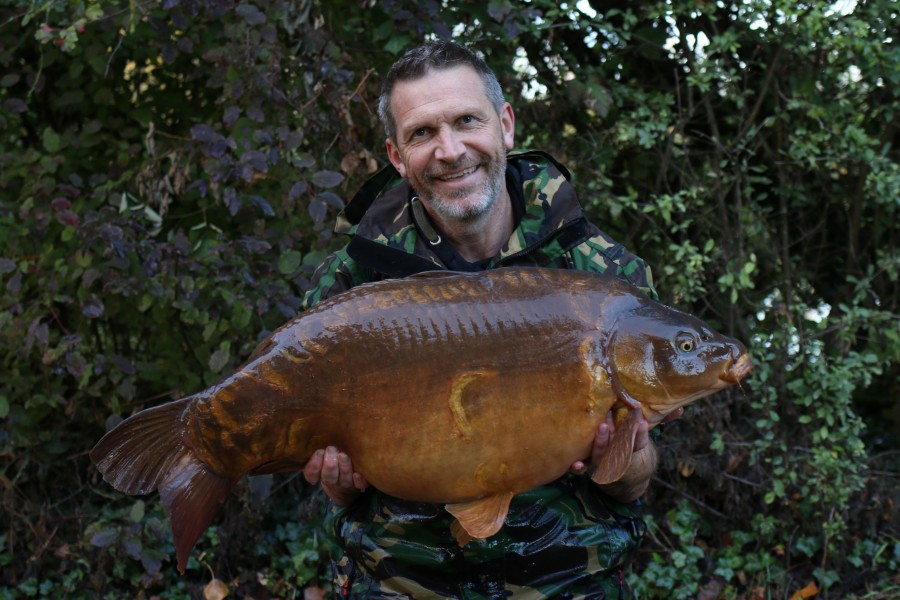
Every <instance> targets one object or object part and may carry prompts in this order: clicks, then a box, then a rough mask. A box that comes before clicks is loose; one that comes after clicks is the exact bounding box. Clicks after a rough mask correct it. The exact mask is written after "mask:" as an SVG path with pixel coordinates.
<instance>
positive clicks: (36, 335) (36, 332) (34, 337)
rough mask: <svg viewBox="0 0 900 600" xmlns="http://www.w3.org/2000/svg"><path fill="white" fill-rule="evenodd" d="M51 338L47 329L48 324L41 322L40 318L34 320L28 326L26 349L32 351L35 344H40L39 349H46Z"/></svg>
mask: <svg viewBox="0 0 900 600" xmlns="http://www.w3.org/2000/svg"><path fill="white" fill-rule="evenodd" d="M49 337H50V330H49V328H48V327H47V324H46V323H44V322H43V321H41V318H40V317H38V318H36V319H34V320H33V321H32V322H31V324H30V325H29V326H28V336H27V337H26V338H25V349H26V350H31V346H32V344H34V342H37V343H38V347H40V348H46V347H47V339H48V338H49Z"/></svg>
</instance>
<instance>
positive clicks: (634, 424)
mask: <svg viewBox="0 0 900 600" xmlns="http://www.w3.org/2000/svg"><path fill="white" fill-rule="evenodd" d="M643 419H644V416H643V414H642V413H641V411H640V409H635V410H630V411H628V415H627V416H626V417H625V420H624V421H622V422H621V423H618V419H617V423H616V434H615V435H614V436H613V439H612V443H611V444H610V446H609V448H607V449H606V453H605V454H604V455H603V458H602V459H601V460H600V462H599V464H597V465H596V466H595V468H594V472H593V473H592V474H591V480H593V482H594V483H596V484H598V485H604V484H607V483H612V482H614V481H618V480H619V479H621V478H622V475H624V474H625V471H627V470H628V467H629V465H631V455H632V454H633V453H634V438H635V436H636V435H637V430H638V426H640V424H641V421H643Z"/></svg>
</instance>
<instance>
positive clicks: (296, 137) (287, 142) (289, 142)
mask: <svg viewBox="0 0 900 600" xmlns="http://www.w3.org/2000/svg"><path fill="white" fill-rule="evenodd" d="M302 141H303V131H301V130H299V129H297V130H295V131H292V132H290V133H289V134H288V135H287V137H286V138H284V147H285V148H287V149H288V150H294V149H296V148H299V147H300V143H301V142H302Z"/></svg>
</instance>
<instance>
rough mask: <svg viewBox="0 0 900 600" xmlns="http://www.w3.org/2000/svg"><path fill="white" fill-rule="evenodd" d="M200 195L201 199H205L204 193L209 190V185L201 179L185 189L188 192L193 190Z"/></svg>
mask: <svg viewBox="0 0 900 600" xmlns="http://www.w3.org/2000/svg"><path fill="white" fill-rule="evenodd" d="M195 188H196V190H197V191H198V192H199V193H200V197H201V198H206V192H207V190H209V185H208V184H207V183H206V181H205V180H203V179H198V180H196V181H195V182H194V183H192V184H191V185H189V186H188V187H187V189H188V190H193V189H195Z"/></svg>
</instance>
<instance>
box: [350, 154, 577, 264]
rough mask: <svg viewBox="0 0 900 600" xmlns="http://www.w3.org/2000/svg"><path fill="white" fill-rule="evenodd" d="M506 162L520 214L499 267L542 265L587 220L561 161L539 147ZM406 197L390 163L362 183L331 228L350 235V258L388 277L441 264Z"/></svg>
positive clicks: (403, 183) (405, 188)
mask: <svg viewBox="0 0 900 600" xmlns="http://www.w3.org/2000/svg"><path fill="white" fill-rule="evenodd" d="M507 162H508V165H509V167H511V168H513V169H516V170H517V171H518V175H519V179H520V180H521V181H522V194H523V196H524V199H525V213H524V215H523V217H522V219H521V221H520V222H519V225H518V226H517V227H516V229H515V231H514V232H513V234H512V236H511V237H510V239H509V241H508V242H507V244H506V246H505V247H504V248H503V249H502V250H501V253H500V264H501V265H502V264H508V263H511V262H513V261H516V260H519V259H522V258H524V257H526V256H527V257H529V258H530V260H528V261H526V262H531V263H533V264H547V263H548V262H550V261H552V260H553V259H554V258H558V256H559V255H560V254H562V253H564V252H565V251H567V250H568V249H569V248H571V247H572V246H574V245H575V244H577V243H580V242H581V241H582V240H583V239H585V238H586V237H587V221H586V220H585V218H584V214H583V212H582V209H581V206H580V205H579V204H578V201H577V199H576V197H575V192H574V189H573V188H572V185H571V183H570V182H569V180H570V177H571V176H570V174H569V171H568V170H567V169H566V168H565V167H564V166H563V165H562V164H560V163H558V162H557V161H556V160H555V159H553V157H551V156H550V155H549V154H546V153H544V152H540V151H520V152H510V153H509V155H508V156H507ZM411 195H412V194H411V190H410V186H409V183H408V182H407V181H406V180H404V179H402V178H401V177H400V175H399V173H397V171H396V169H394V167H393V166H392V165H388V166H386V167H384V168H383V169H381V170H380V171H379V172H377V173H376V174H375V175H374V176H372V177H371V178H370V179H369V180H368V181H366V183H365V184H364V185H363V186H362V188H361V189H360V190H359V192H357V194H356V195H355V196H354V197H353V199H352V200H351V201H350V202H349V203H348V204H347V206H346V208H345V209H344V210H343V211H342V212H341V214H340V215H339V217H338V221H337V224H336V227H335V232H336V233H340V234H346V235H350V236H351V240H350V243H349V244H348V246H347V252H348V253H349V254H350V256H351V257H352V258H353V259H354V260H356V261H357V262H359V263H361V264H362V265H363V266H365V267H367V268H370V269H372V270H374V271H377V272H379V273H383V274H384V275H386V276H388V277H404V276H407V275H411V274H413V273H418V272H421V271H425V270H433V269H445V268H446V266H445V265H444V264H443V263H442V262H441V261H440V259H438V257H437V256H436V255H435V253H434V251H433V249H432V248H430V247H429V242H428V240H427V239H425V237H424V236H423V235H422V234H421V232H420V231H419V229H418V228H417V227H416V223H415V220H414V217H413V212H412V208H411V205H410V198H411ZM520 262H522V261H520Z"/></svg>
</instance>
